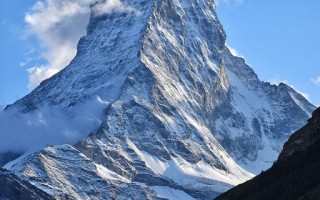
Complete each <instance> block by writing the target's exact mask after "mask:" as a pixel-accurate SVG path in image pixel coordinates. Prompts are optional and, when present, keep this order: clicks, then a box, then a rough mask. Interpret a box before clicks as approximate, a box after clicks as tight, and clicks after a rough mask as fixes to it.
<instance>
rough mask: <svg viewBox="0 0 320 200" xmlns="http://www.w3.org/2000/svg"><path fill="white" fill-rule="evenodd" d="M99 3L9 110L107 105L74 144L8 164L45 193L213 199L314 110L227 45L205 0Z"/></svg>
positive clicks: (261, 163)
mask: <svg viewBox="0 0 320 200" xmlns="http://www.w3.org/2000/svg"><path fill="white" fill-rule="evenodd" d="M99 5H101V4H99V3H97V4H95V5H93V6H92V15H91V20H90V23H89V25H88V34H87V36H85V37H83V38H82V39H81V40H80V41H79V44H78V52H77V55H76V57H75V58H74V60H73V61H72V62H71V63H70V65H69V66H67V67H66V68H65V69H64V70H62V71H61V72H59V73H58V74H56V75H55V76H53V77H52V78H50V79H48V80H46V81H44V82H42V83H41V84H40V86H39V87H37V88H36V89H35V90H34V91H32V92H31V93H30V94H29V95H27V96H26V97H24V98H22V99H20V100H19V101H17V102H16V103H15V104H13V105H10V106H8V107H7V110H14V109H17V110H19V111H20V112H23V113H28V112H35V111H39V110H41V109H42V107H46V109H48V108H50V109H53V110H60V111H62V112H64V113H68V114H70V117H75V118H76V117H77V115H82V113H81V112H76V111H77V109H78V108H79V106H80V105H82V104H84V103H88V102H96V100H97V99H98V100H99V101H98V102H99V103H103V105H104V106H103V108H102V109H101V111H100V114H101V115H102V118H101V123H100V124H99V126H98V127H95V129H93V130H92V131H91V134H90V135H89V136H88V137H86V138H84V139H82V140H81V141H79V142H78V143H77V144H76V145H73V146H71V145H59V146H50V147H47V148H45V149H43V150H42V151H40V152H38V153H34V154H32V155H28V156H25V157H23V158H20V159H18V160H16V161H14V162H12V163H10V164H8V165H7V166H6V168H7V169H10V170H11V171H13V172H15V173H16V174H17V175H19V176H20V177H22V178H24V179H25V180H29V181H30V182H31V183H32V184H34V185H35V186H37V187H38V188H40V189H42V190H44V191H46V192H48V193H49V194H50V195H53V196H55V195H61V194H67V195H68V196H70V197H72V198H75V199H113V198H116V199H128V198H129V197H130V198H132V199H160V198H167V199H172V198H174V197H177V198H178V197H179V198H181V199H212V198H213V197H214V196H216V195H218V194H220V193H222V192H224V191H226V190H227V189H229V188H231V187H233V186H234V185H237V184H239V183H242V182H244V181H246V180H248V179H250V178H252V177H253V174H252V173H257V172H260V171H261V170H262V169H265V168H267V167H269V166H270V165H271V163H272V162H273V160H275V159H276V157H277V156H278V152H279V151H280V149H281V147H282V145H283V142H284V141H285V140H286V139H287V138H288V137H289V135H290V134H291V133H292V132H293V131H294V130H296V129H297V128H298V127H299V126H301V125H302V124H303V123H304V122H305V121H306V120H307V119H308V117H309V116H310V114H311V112H312V110H313V109H314V108H315V107H314V106H313V105H312V104H310V103H309V102H308V101H307V100H306V99H305V98H304V97H303V96H301V95H300V94H299V93H297V92H296V91H294V90H293V89H292V88H290V87H289V86H287V85H285V84H280V85H278V86H276V85H271V84H270V83H266V82H262V81H260V80H259V79H258V77H257V75H256V74H255V73H254V71H253V70H252V69H251V68H250V67H249V66H248V65H246V63H245V60H244V59H243V58H239V57H235V56H233V55H232V54H231V53H230V51H229V49H228V48H227V47H226V45H225V39H226V34H225V32H224V30H223V27H222V25H221V24H220V22H219V20H218V18H217V15H216V11H215V9H216V6H215V4H214V2H213V1H212V0H208V1H203V0H162V1H158V0H123V1H122V5H121V6H120V7H115V8H114V9H112V10H108V11H105V12H102V11H101V9H97V8H99ZM102 7H103V6H102ZM88 105H91V104H88ZM58 133H59V130H57V134H58ZM88 134H89V133H88ZM235 161H236V162H235Z"/></svg>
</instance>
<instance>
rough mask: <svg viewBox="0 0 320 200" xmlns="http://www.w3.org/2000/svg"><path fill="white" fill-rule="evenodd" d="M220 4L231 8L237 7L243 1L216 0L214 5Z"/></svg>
mask: <svg viewBox="0 0 320 200" xmlns="http://www.w3.org/2000/svg"><path fill="white" fill-rule="evenodd" d="M221 3H224V4H227V5H233V6H239V5H241V4H243V3H244V0H216V4H217V5H220V4H221Z"/></svg>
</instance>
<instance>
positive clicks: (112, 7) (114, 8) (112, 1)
mask: <svg viewBox="0 0 320 200" xmlns="http://www.w3.org/2000/svg"><path fill="white" fill-rule="evenodd" d="M93 10H94V13H95V14H96V15H102V14H105V13H110V12H134V13H137V14H138V13H139V11H138V10H137V9H135V8H133V7H131V6H128V5H125V4H124V3H122V2H121V1H120V0H109V1H105V2H104V3H101V4H97V5H96V6H94V8H93Z"/></svg>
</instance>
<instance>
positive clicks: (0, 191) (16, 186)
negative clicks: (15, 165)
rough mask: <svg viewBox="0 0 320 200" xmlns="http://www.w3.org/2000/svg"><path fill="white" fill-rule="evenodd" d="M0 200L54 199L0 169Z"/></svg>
mask: <svg viewBox="0 0 320 200" xmlns="http://www.w3.org/2000/svg"><path fill="white" fill-rule="evenodd" d="M0 199H3V200H7V199H9V200H23V199H30V200H53V199H54V198H53V197H51V196H50V195H48V194H47V193H45V192H43V191H42V190H40V189H38V188H37V187H35V186H34V185H32V184H30V183H29V182H28V181H25V180H22V179H20V178H19V177H18V176H16V175H14V174H13V173H11V172H9V171H7V170H4V169H1V168H0Z"/></svg>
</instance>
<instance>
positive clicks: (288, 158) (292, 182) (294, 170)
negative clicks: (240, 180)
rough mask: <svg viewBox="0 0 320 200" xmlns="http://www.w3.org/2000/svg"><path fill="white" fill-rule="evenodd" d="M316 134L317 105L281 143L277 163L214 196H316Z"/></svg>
mask: <svg viewBox="0 0 320 200" xmlns="http://www.w3.org/2000/svg"><path fill="white" fill-rule="evenodd" d="M319 135H320V108H318V109H317V110H316V111H315V112H314V113H313V115H312V118H311V119H310V120H309V121H308V124H307V125H305V126H304V127H303V128H301V129H300V130H298V131H297V132H296V133H294V134H293V135H292V136H291V137H290V139H289V140H288V142H286V143H285V145H284V147H283V150H282V152H281V154H280V156H279V158H278V160H277V162H276V163H275V164H274V165H273V166H272V167H271V168H270V169H269V170H267V171H266V172H263V173H261V174H260V175H258V176H256V177H255V178H253V179H252V180H250V181H248V182H246V183H244V184H241V185H239V186H237V187H235V188H233V189H231V190H230V191H228V192H226V193H224V194H222V195H221V196H219V197H217V198H216V199H217V200H242V199H243V200H250V199H275V200H278V199H279V200H282V199H283V200H285V199H298V200H307V199H308V200H316V199H319V197H320V188H319V185H320V173H319V167H320V158H319V152H320V137H319Z"/></svg>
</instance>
